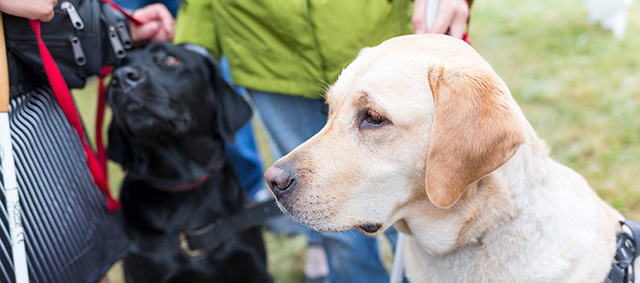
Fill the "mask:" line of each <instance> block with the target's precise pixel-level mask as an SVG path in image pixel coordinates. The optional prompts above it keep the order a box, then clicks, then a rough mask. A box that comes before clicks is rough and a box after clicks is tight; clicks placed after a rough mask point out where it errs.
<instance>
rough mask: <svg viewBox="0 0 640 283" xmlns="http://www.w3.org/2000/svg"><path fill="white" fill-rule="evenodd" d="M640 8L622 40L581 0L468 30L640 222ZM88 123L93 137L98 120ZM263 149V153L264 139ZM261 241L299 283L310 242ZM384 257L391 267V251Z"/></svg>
mask: <svg viewBox="0 0 640 283" xmlns="http://www.w3.org/2000/svg"><path fill="white" fill-rule="evenodd" d="M639 6H640V4H639V3H638V1H635V3H633V4H632V5H631V6H630V11H629V28H628V32H627V36H626V37H625V38H624V39H622V40H618V39H616V38H615V37H614V36H613V34H612V33H611V32H609V31H605V30H603V29H602V28H600V27H599V26H597V25H594V24H591V23H590V22H589V21H588V18H587V11H586V10H585V8H584V5H583V3H582V2H581V1H579V0H566V1H552V0H540V1H509V0H481V1H476V2H475V3H474V6H473V9H472V18H471V27H470V34H471V40H472V42H473V46H474V47H475V48H476V49H477V50H478V52H479V53H480V54H481V55H482V56H483V57H484V58H485V59H486V60H487V61H488V62H489V63H490V64H491V65H492V66H493V67H494V69H495V70H496V72H497V73H498V74H499V75H500V76H501V77H502V78H503V79H504V80H505V82H506V83H507V85H508V86H509V87H510V89H511V92H512V94H513V96H514V97H515V99H516V100H517V101H518V103H519V104H520V106H521V107H522V109H523V111H524V113H525V115H526V116H527V118H528V119H529V121H530V122H531V124H532V125H533V126H534V128H535V129H536V131H537V132H538V135H539V136H540V137H541V138H542V139H544V140H546V141H547V143H548V144H549V146H550V148H551V155H552V157H553V158H554V159H556V160H558V161H559V162H561V163H564V164H566V165H567V166H569V167H571V168H573V169H574V170H576V171H578V172H579V173H581V174H582V175H583V176H584V177H585V178H586V179H587V181H588V182H589V183H590V184H591V186H592V187H593V188H594V189H595V190H596V192H597V193H598V194H599V195H600V196H601V197H602V198H603V199H604V200H605V201H606V202H608V203H609V204H611V205H612V206H614V207H615V208H617V209H619V210H620V211H621V212H622V213H623V214H624V215H626V216H627V217H629V218H631V219H635V220H640V185H638V178H640V123H639V122H638V114H639V113H640V35H639V34H640V33H639V31H640V7H639ZM96 89H97V88H96V86H95V83H90V84H89V86H88V87H87V88H86V89H85V90H84V91H78V92H76V93H77V94H80V93H82V95H76V99H77V101H78V104H79V105H80V108H81V112H82V113H83V117H85V119H88V120H91V119H92V118H93V117H95V115H94V114H93V113H94V111H95V109H93V107H95V106H94V105H95V95H94V94H95V93H96ZM107 121H108V119H107ZM87 122H88V124H87V126H88V127H87V128H88V129H89V131H90V132H93V130H92V128H93V127H92V125H93V122H89V121H87ZM261 137H262V138H263V136H261ZM261 144H262V149H264V148H265V147H266V146H265V143H264V140H263V141H262V142H261ZM267 160H271V158H267ZM267 163H268V162H267ZM265 165H268V164H265ZM109 171H110V183H111V186H112V188H114V190H117V188H118V187H119V183H120V180H121V178H122V172H120V171H119V169H118V167H117V166H114V165H111V167H110V170H109ZM265 237H266V242H267V249H268V254H269V265H270V267H269V268H270V271H271V272H272V274H273V276H274V278H275V279H276V282H301V280H302V268H303V265H304V256H305V255H304V250H305V244H306V243H305V239H304V237H295V238H283V237H278V236H275V235H273V234H270V233H266V234H265ZM385 250H386V252H385V257H386V261H387V263H388V261H389V260H390V256H389V247H387V248H386V249H385ZM110 275H111V278H112V279H113V282H118V280H121V278H120V277H119V271H118V270H116V271H113V272H111V273H110Z"/></svg>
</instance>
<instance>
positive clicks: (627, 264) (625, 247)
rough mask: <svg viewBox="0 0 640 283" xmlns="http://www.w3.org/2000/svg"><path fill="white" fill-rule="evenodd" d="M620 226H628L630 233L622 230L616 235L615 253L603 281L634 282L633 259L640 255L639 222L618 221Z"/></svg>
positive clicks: (612, 282)
mask: <svg viewBox="0 0 640 283" xmlns="http://www.w3.org/2000/svg"><path fill="white" fill-rule="evenodd" d="M620 225H621V226H622V228H624V227H625V226H626V227H627V228H629V231H630V232H631V233H627V232H625V231H624V230H622V231H620V232H618V235H617V237H616V244H617V248H616V255H615V257H614V260H613V263H611V271H609V275H607V279H606V280H605V283H618V282H625V283H627V282H634V280H635V270H634V268H633V262H634V260H635V259H636V258H637V257H638V255H640V224H638V223H637V222H635V221H633V220H625V221H620Z"/></svg>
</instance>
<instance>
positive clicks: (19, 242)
mask: <svg viewBox="0 0 640 283" xmlns="http://www.w3.org/2000/svg"><path fill="white" fill-rule="evenodd" d="M0 159H1V160H2V177H3V181H4V197H5V199H6V204H5V208H6V209H7V215H8V216H7V217H8V218H9V219H8V220H9V233H10V236H11V239H10V240H11V250H12V252H13V270H14V272H15V275H16V283H27V282H29V272H28V271H27V254H26V252H25V248H24V238H25V234H24V229H23V228H22V215H21V214H22V210H21V208H20V196H19V195H18V182H17V180H16V168H15V163H14V160H13V149H12V147H11V131H10V129H9V69H8V66H7V50H6V46H5V43H4V24H3V23H2V13H0Z"/></svg>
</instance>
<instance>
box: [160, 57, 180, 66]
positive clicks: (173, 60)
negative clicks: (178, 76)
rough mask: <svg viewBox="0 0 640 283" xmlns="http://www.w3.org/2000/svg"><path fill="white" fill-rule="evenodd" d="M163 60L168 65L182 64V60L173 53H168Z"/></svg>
mask: <svg viewBox="0 0 640 283" xmlns="http://www.w3.org/2000/svg"><path fill="white" fill-rule="evenodd" d="M162 62H164V64H165V65H167V66H177V65H179V64H180V60H179V59H178V58H176V57H174V56H173V55H167V57H164V60H162Z"/></svg>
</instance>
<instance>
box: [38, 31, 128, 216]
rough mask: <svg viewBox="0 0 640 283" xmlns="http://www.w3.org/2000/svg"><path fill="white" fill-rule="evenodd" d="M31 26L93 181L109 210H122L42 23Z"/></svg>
mask: <svg viewBox="0 0 640 283" xmlns="http://www.w3.org/2000/svg"><path fill="white" fill-rule="evenodd" d="M29 24H31V29H33V32H34V33H35V34H36V37H37V39H38V49H39V50H40V56H41V57H42V64H43V65H44V69H45V71H46V73H47V78H48V79H49V83H50V84H51V88H52V89H53V93H54V94H55V96H56V99H57V100H58V104H59V105H60V108H61V109H62V112H64V115H65V116H66V117H67V120H68V121H69V124H71V126H72V127H73V128H74V129H75V131H76V133H78V136H79V137H80V140H81V141H82V145H83V147H84V152H85V154H86V156H87V164H88V165H89V170H90V171H91V175H92V176H93V181H94V182H95V183H96V185H97V186H98V188H99V189H100V191H102V193H103V194H104V195H105V196H106V197H107V207H108V208H109V210H110V211H114V210H117V209H118V208H120V203H119V202H118V201H117V200H115V199H114V198H113V197H112V196H111V192H110V191H109V184H108V183H107V178H106V176H105V172H106V168H103V167H102V166H101V165H100V163H99V162H98V160H97V159H96V156H95V154H94V153H93V151H92V150H91V147H90V146H89V144H88V143H87V139H86V137H85V135H84V129H83V128H82V122H81V121H80V116H79V115H78V110H77V109H76V106H75V104H74V103H73V99H72V98H71V93H70V92H69V87H67V83H66V82H65V81H64V78H63V77H62V74H61V73H60V69H58V66H57V65H56V62H55V61H54V60H53V57H52V56H51V53H49V49H47V46H45V44H44V41H43V40H42V36H41V35H40V21H38V20H29Z"/></svg>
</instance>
